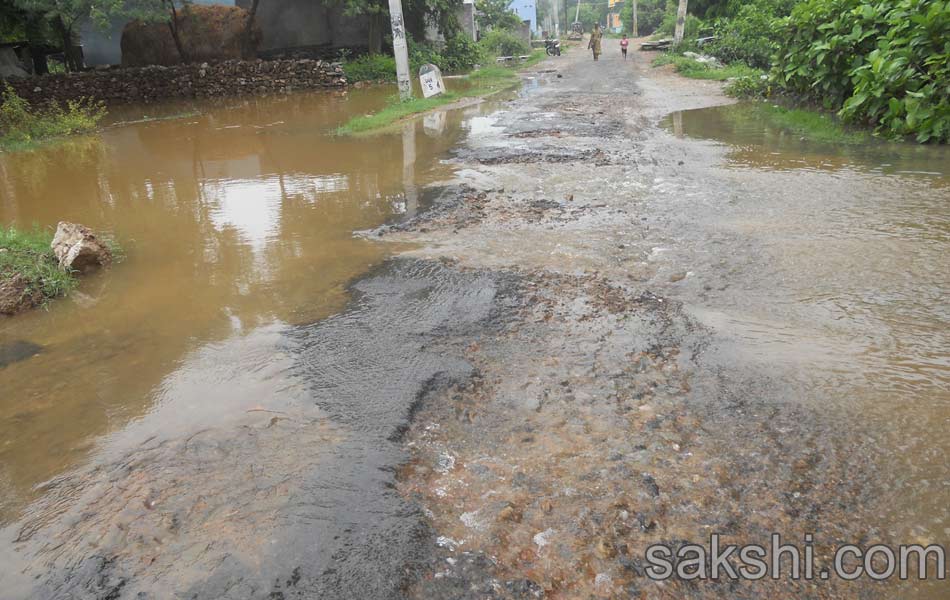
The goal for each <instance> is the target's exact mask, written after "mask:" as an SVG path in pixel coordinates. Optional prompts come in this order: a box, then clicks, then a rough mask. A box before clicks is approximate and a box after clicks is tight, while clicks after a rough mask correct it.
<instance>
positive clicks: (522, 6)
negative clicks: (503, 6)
mask: <svg viewBox="0 0 950 600" xmlns="http://www.w3.org/2000/svg"><path fill="white" fill-rule="evenodd" d="M508 8H510V9H511V10H513V11H515V13H517V14H518V16H519V17H521V20H522V21H531V31H537V30H538V7H537V5H536V4H535V0H512V2H511V4H509V5H508Z"/></svg>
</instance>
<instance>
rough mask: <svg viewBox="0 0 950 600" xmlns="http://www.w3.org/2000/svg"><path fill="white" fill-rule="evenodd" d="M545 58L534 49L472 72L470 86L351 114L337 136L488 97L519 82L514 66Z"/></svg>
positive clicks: (396, 100)
mask: <svg viewBox="0 0 950 600" xmlns="http://www.w3.org/2000/svg"><path fill="white" fill-rule="evenodd" d="M543 58H544V51H543V50H540V51H535V52H533V53H532V54H531V58H529V59H528V60H526V61H525V62H523V63H519V64H517V65H514V66H512V67H502V66H491V67H485V68H483V69H479V70H478V71H474V72H472V73H470V74H469V75H467V76H465V77H464V78H463V81H467V82H469V83H470V84H471V86H470V87H468V88H465V89H462V90H458V91H452V92H446V93H444V94H442V95H441V96H435V97H434V98H413V99H412V100H409V101H407V102H400V101H399V99H398V98H392V99H390V101H389V103H387V105H386V106H385V107H384V108H383V109H382V110H380V111H379V112H377V113H375V114H371V115H363V116H360V117H354V118H352V119H350V120H349V121H347V122H346V123H344V124H343V125H342V126H341V127H339V128H337V130H336V131H335V133H336V134H337V135H352V134H360V133H368V132H371V131H378V130H381V129H386V128H387V127H389V126H391V125H393V124H395V123H397V122H399V121H400V120H402V119H405V118H407V117H410V116H413V115H418V114H421V113H424V112H427V111H430V110H432V109H434V108H438V107H440V106H444V105H446V104H451V103H453V102H457V101H458V100H462V99H464V98H477V97H481V96H487V95H489V94H493V93H495V92H498V91H500V90H503V89H508V88H510V87H512V85H513V84H515V83H516V82H517V81H518V71H517V69H519V68H523V67H525V66H530V65H532V64H535V63H537V62H539V61H540V60H542V59H543Z"/></svg>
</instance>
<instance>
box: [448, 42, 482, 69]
mask: <svg viewBox="0 0 950 600" xmlns="http://www.w3.org/2000/svg"><path fill="white" fill-rule="evenodd" d="M481 62H483V58H482V50H481V48H479V47H478V44H476V43H475V42H474V41H473V40H472V38H470V37H468V36H466V35H457V36H455V37H453V38H451V39H449V40H448V41H447V42H446V43H445V47H444V48H442V64H440V65H439V67H440V68H441V69H442V70H444V71H450V72H460V71H469V70H471V69H472V68H473V67H474V66H475V65H477V64H479V63H481Z"/></svg>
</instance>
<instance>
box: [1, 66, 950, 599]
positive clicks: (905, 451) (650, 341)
mask: <svg viewBox="0 0 950 600" xmlns="http://www.w3.org/2000/svg"><path fill="white" fill-rule="evenodd" d="M584 56H586V55H584V54H583V53H581V52H579V51H578V50H575V51H570V52H568V53H567V54H565V56H563V57H558V58H552V59H549V60H548V61H546V62H545V63H542V65H541V66H540V67H539V71H550V70H556V71H557V72H558V77H557V78H551V79H550V80H549V81H548V83H547V84H546V85H543V86H537V85H528V86H526V88H527V89H528V91H527V93H525V94H522V95H520V96H518V97H517V98H514V99H513V100H511V101H509V102H499V103H492V104H484V105H480V106H477V107H470V108H468V109H465V110H463V111H455V112H450V113H447V114H437V115H431V116H427V117H426V118H423V119H419V120H417V121H415V122H413V123H412V124H411V125H409V126H407V127H403V128H402V129H401V131H396V132H395V133H392V134H387V135H385V136H381V137H373V138H357V139H350V138H346V139H339V138H330V137H328V136H327V133H328V132H329V131H330V130H332V128H333V127H335V126H337V125H338V124H339V123H340V122H342V121H343V120H344V119H345V118H346V117H347V116H348V115H353V114H361V113H363V112H365V111H367V110H370V109H371V108H372V107H374V106H379V105H380V104H382V102H384V100H385V95H386V94H388V90H380V91H371V90H370V91H362V92H359V93H357V92H352V93H350V94H348V95H295V96H290V97H287V98H280V99H266V100H255V101H234V102H229V103H224V104H221V105H217V106H200V107H198V109H199V110H198V111H197V114H196V115H192V113H193V111H194V109H193V108H192V107H189V106H168V107H165V108H163V109H160V111H159V113H154V112H153V113H152V114H150V115H149V117H150V118H149V119H143V118H142V117H143V114H142V113H141V112H135V111H130V112H129V113H128V114H117V115H115V116H114V118H115V119H117V120H121V121H123V122H124V124H121V125H117V126H115V127H114V128H110V129H108V130H107V131H106V132H105V133H104V134H103V136H102V141H101V142H88V141H86V142H84V141H82V140H76V141H75V142H74V143H73V144H70V145H68V146H57V147H51V148H47V149H44V150H42V151H39V152H37V153H31V154H22V155H21V154H13V155H2V156H0V168H2V169H3V170H2V173H0V174H2V177H3V184H2V185H3V187H2V188H0V193H2V194H3V195H2V196H0V200H2V201H0V211H2V212H0V217H2V219H3V220H4V221H13V222H16V223H18V224H21V225H22V224H29V223H32V222H36V223H37V224H38V225H40V226H49V225H52V224H54V223H55V221H57V220H60V219H68V220H76V221H79V222H82V223H85V224H87V225H90V226H92V227H93V228H96V229H99V230H103V231H106V232H109V233H111V234H113V235H114V236H115V237H116V238H117V239H119V240H120V241H121V242H123V244H124V245H125V247H126V252H127V258H126V259H125V261H123V262H122V263H120V264H119V265H117V266H116V267H114V268H112V269H110V270H107V271H104V272H103V273H100V274H99V275H97V276H96V277H95V278H93V279H90V280H87V281H85V282H84V283H83V285H82V287H81V288H80V290H79V293H77V294H75V295H73V296H72V297H70V298H69V299H66V300H60V301H58V302H55V303H53V304H52V305H51V307H50V309H49V311H48V312H46V311H35V312H33V313H31V314H28V315H24V316H22V317H17V318H16V319H10V320H6V321H3V322H0V336H2V337H0V339H2V341H3V342H6V343H7V344H6V346H5V348H6V349H7V350H6V354H3V355H0V356H10V357H14V358H24V360H18V361H16V362H10V363H9V364H7V365H6V366H4V367H2V368H0V386H2V387H0V389H2V390H3V396H2V398H0V439H2V440H3V446H2V448H0V478H2V479H3V483H4V485H3V487H2V489H3V490H5V492H4V493H5V495H4V496H2V497H0V511H2V512H0V515H2V517H0V518H2V523H3V528H2V530H0V564H3V565H4V567H5V568H4V570H3V572H2V573H0V588H2V589H4V590H5V591H6V592H7V593H9V594H10V595H11V597H14V598H27V597H36V598H59V597H63V596H71V597H76V598H101V597H109V598H139V597H141V598H152V597H155V598H162V597H166V596H169V595H176V597H189V598H190V597H197V598H212V597H213V598H235V599H237V598H296V597H299V598H309V597H323V598H354V597H360V598H377V597H379V598H389V597H393V598H400V597H409V598H425V599H426V600H431V599H433V598H436V599H438V598H446V599H447V598H452V599H458V598H473V599H474V598H506V599H507V598H538V597H546V598H563V599H567V598H571V599H573V598H618V599H619V598H631V597H634V598H650V599H654V598H657V599H659V598H670V599H673V598H675V599H676V600H682V599H684V598H720V597H721V598H762V597H769V598H801V597H809V598H812V597H814V598H850V597H862V598H878V597H880V598H886V597H895V596H896V595H899V596H900V597H902V598H903V597H909V598H927V599H931V598H933V599H936V598H944V597H946V590H947V588H946V582H945V581H944V582H934V581H931V582H929V583H919V582H906V583H903V582H897V581H888V582H884V583H880V584H879V583H876V582H870V581H869V580H860V581H857V582H846V581H843V580H839V579H835V578H832V579H831V580H829V581H789V580H787V579H782V578H780V579H776V580H772V579H770V578H769V579H765V580H761V581H735V582H733V581H718V582H717V581H685V580H684V581H677V580H671V581H667V582H655V581H652V580H650V579H649V578H647V577H646V576H645V574H644V573H645V571H644V567H645V564H644V560H643V557H644V552H645V550H646V548H648V547H649V546H651V545H652V544H657V543H662V544H665V545H667V546H670V547H678V546H681V545H683V544H685V543H687V542H693V543H705V542H706V541H707V540H708V536H709V534H710V533H711V532H719V533H722V534H723V535H725V536H727V537H728V541H729V542H730V543H764V542H767V540H768V535H769V534H770V533H773V532H778V533H780V534H782V536H783V538H784V539H786V540H790V541H800V540H802V539H803V536H805V535H814V537H815V540H816V554H817V556H818V567H820V568H826V567H827V566H828V565H829V564H830V561H831V558H830V556H831V555H830V551H831V550H832V549H833V547H834V546H835V545H837V544H842V543H849V542H850V543H857V544H865V545H866V544H870V543H875V542H886V543H890V544H898V543H905V544H907V543H921V544H928V543H941V544H944V545H946V544H947V543H948V542H950V539H948V537H950V513H948V506H950V487H948V486H950V483H948V482H950V466H948V465H950V461H948V460H947V459H948V454H950V442H948V440H947V439H946V436H945V435H944V434H945V432H946V430H947V426H948V425H950V393H948V390H950V339H948V335H950V307H948V305H947V302H946V297H947V295H948V293H950V281H948V269H947V258H946V257H947V256H948V255H950V213H948V210H947V207H948V205H950V155H948V152H947V149H946V148H928V147H917V146H908V145H898V144H884V143H882V144H871V145H864V146H850V145H849V146H833V147H832V146H829V145H827V144H821V143H815V142H810V141H808V140H807V139H804V140H803V139H801V136H798V135H795V136H793V135H789V134H788V133H787V132H784V131H783V130H781V128H778V127H776V126H775V125H774V124H772V123H771V122H769V121H768V120H767V119H762V118H760V117H759V116H757V114H754V113H753V112H752V111H749V110H747V107H744V106H735V107H722V106H721V107H716V105H721V104H725V103H727V102H728V100H727V99H725V98H724V97H722V95H721V93H720V91H719V89H720V88H719V85H718V84H714V83H710V82H697V81H689V80H684V79H681V78H678V77H676V76H673V75H668V74H667V75H665V74H664V73H663V72H654V71H650V70H648V69H649V67H647V66H646V65H648V64H649V58H643V57H641V56H635V58H634V60H632V61H630V62H624V61H622V60H621V59H620V58H619V56H614V55H613V54H609V53H608V54H605V56H604V57H603V58H602V60H601V61H599V62H598V63H596V64H595V66H594V67H591V64H590V63H589V62H588V61H586V60H584V59H583V58H584ZM534 81H537V80H534ZM696 109H699V110H696ZM149 110H150V111H155V110H156V109H154V108H150V109H149ZM175 115H178V116H177V117H176V118H169V119H168V120H151V118H153V117H156V116H157V117H174V116H175ZM443 159H445V160H443ZM422 208H426V209H425V210H421V209H422ZM357 230H359V231H361V234H360V235H357V236H354V235H353V232H354V231H357ZM397 253H398V256H397V257H394V255H395V254H397ZM34 353H35V355H33V354H34ZM11 360H12V359H11Z"/></svg>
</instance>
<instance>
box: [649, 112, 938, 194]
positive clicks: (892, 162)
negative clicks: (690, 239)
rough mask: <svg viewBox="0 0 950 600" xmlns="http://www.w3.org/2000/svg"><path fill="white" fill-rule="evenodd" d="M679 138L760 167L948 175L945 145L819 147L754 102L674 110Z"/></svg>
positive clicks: (672, 119)
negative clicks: (712, 143) (721, 146)
mask: <svg viewBox="0 0 950 600" xmlns="http://www.w3.org/2000/svg"><path fill="white" fill-rule="evenodd" d="M666 125H667V127H668V128H669V129H670V130H671V131H672V132H673V134H674V135H677V136H690V137H696V138H703V139H712V140H718V141H722V142H724V143H726V144H729V146H730V150H729V161H730V162H731V163H732V164H734V165H737V166H744V167H753V168H758V169H770V170H787V169H799V170H800V169H814V170H822V171H828V170H836V169H844V168H859V169H862V170H865V171H870V172H874V173H880V174H900V175H929V176H935V177H936V178H938V180H939V178H940V176H942V175H946V172H947V168H948V163H950V157H948V155H947V151H946V148H945V147H934V146H923V145H919V144H911V143H906V144H904V143H895V142H886V141H879V140H875V139H870V140H865V141H863V142H862V143H818V142H814V141H811V140H809V139H807V138H806V137H803V136H802V135H801V134H800V133H794V132H790V131H788V130H786V129H784V128H782V127H781V126H780V125H778V124H776V123H775V122H774V121H773V120H771V119H770V116H769V112H768V111H767V110H762V109H761V107H759V106H757V105H755V104H749V103H740V104H732V105H728V106H717V107H714V108H702V109H696V110H684V111H679V112H675V113H673V114H672V115H670V116H669V117H667V119H666Z"/></svg>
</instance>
